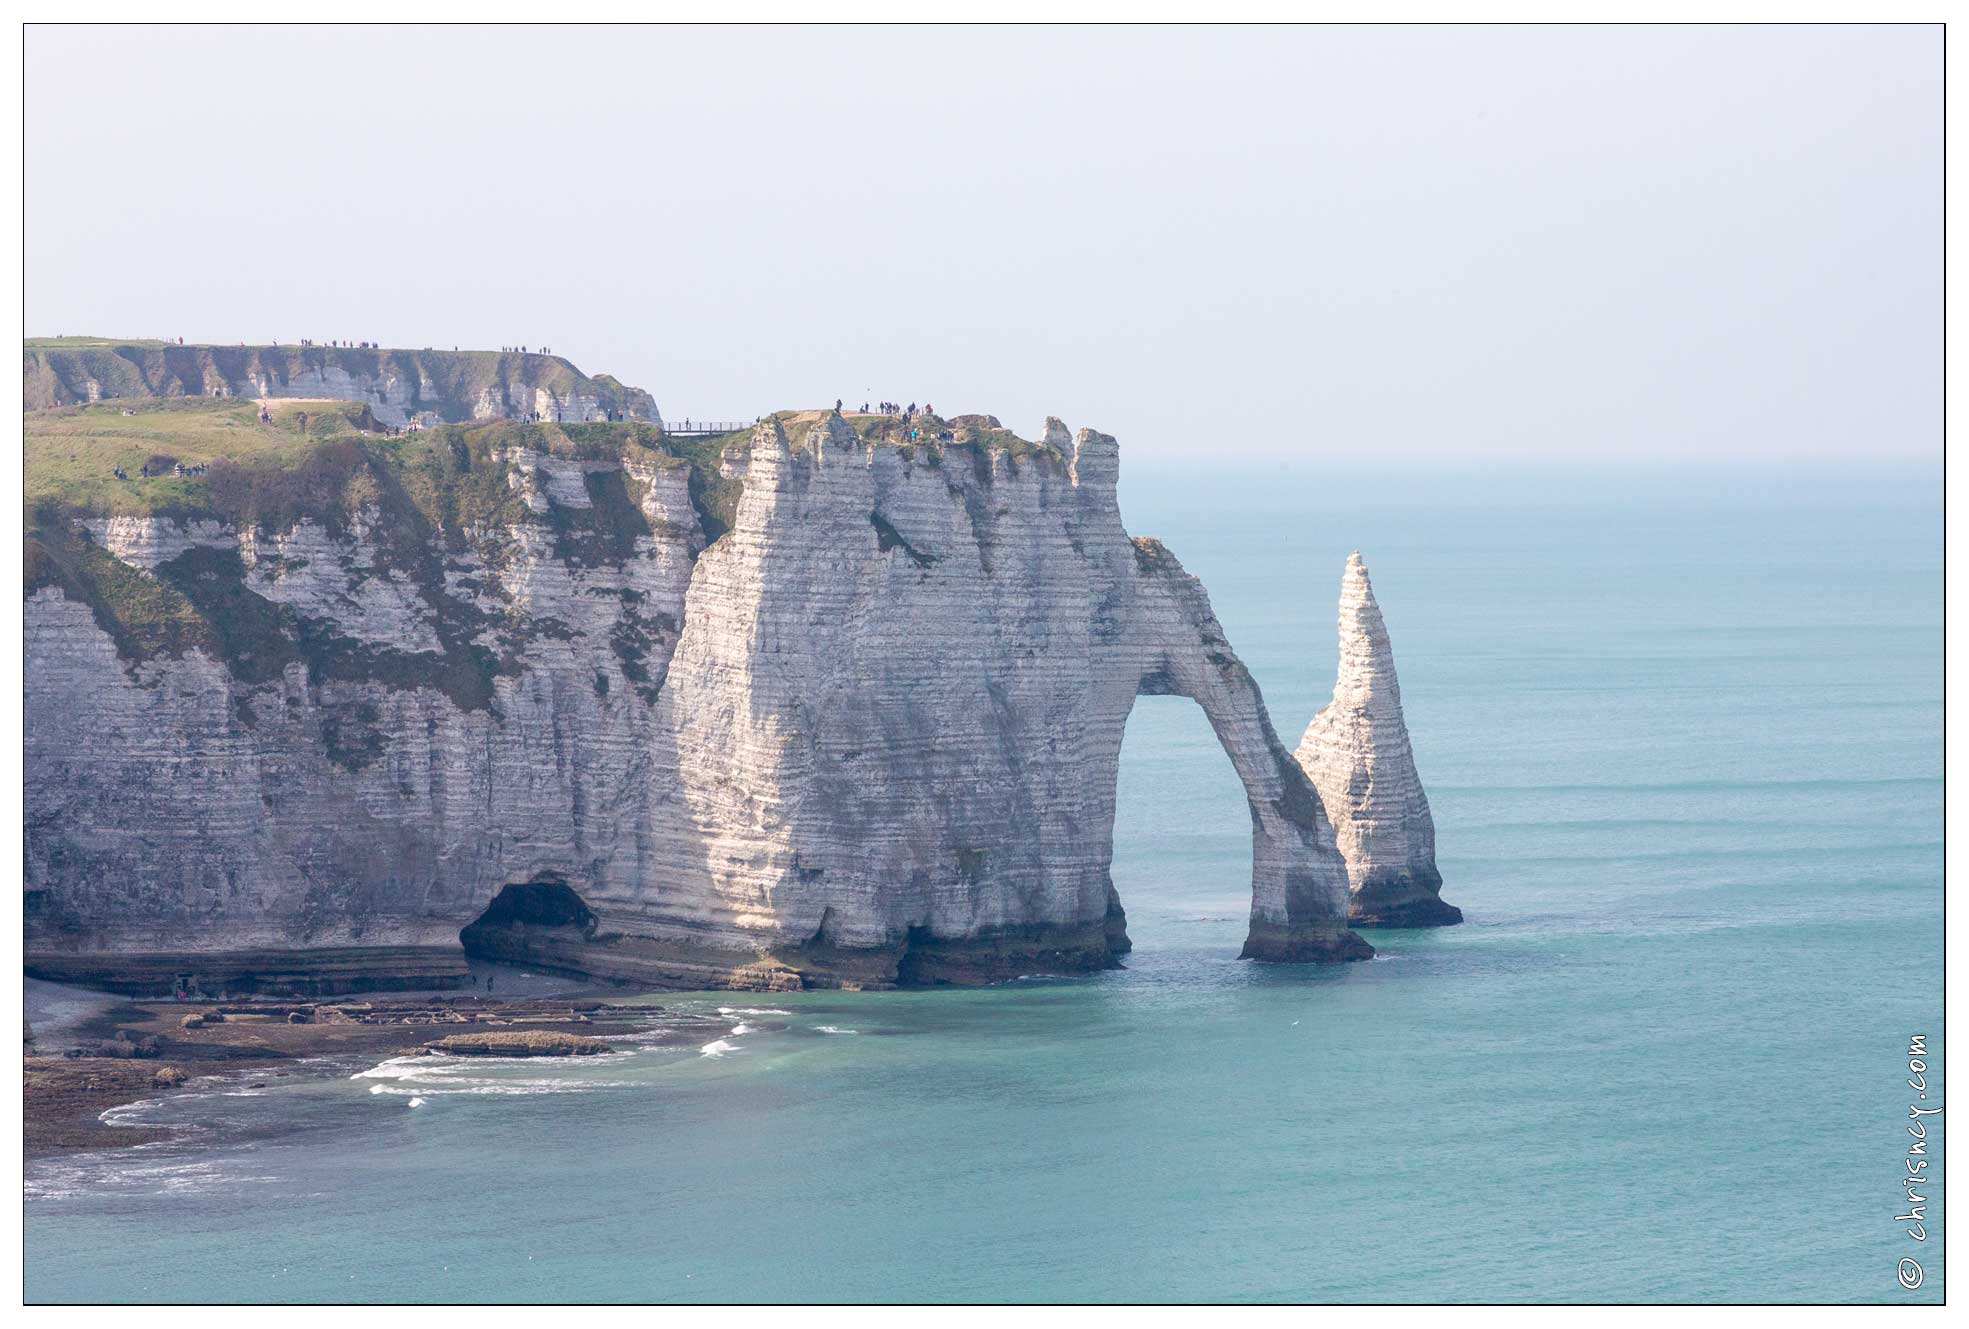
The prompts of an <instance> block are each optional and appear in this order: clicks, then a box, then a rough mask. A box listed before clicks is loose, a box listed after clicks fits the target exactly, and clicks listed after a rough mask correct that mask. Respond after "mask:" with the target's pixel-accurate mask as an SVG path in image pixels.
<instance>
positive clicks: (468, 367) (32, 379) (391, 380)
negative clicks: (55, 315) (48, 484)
mask: <svg viewBox="0 0 1969 1329" xmlns="http://www.w3.org/2000/svg"><path fill="white" fill-rule="evenodd" d="M23 368H24V377H23V391H24V394H25V400H24V405H25V407H26V409H28V410H31V411H32V410H43V409H47V408H49V407H55V406H73V405H77V404H82V403H88V402H96V401H104V400H112V399H132V400H141V399H145V398H158V397H260V398H276V399H277V398H284V397H306V398H314V399H327V400H334V401H349V402H361V403H364V404H366V405H368V406H369V408H370V409H371V411H372V412H374V414H375V417H376V419H377V420H379V421H381V422H382V423H384V424H387V425H403V424H406V423H408V422H409V421H410V420H411V419H413V418H416V417H426V418H429V419H435V420H492V419H517V418H520V417H522V416H528V415H531V416H537V417H539V418H540V419H543V420H551V421H557V422H565V423H579V422H582V421H591V420H610V419H615V420H641V421H647V422H653V423H655V422H660V419H659V416H658V414H657V409H656V402H655V401H654V400H653V399H652V398H651V397H650V395H649V394H648V393H647V392H643V391H642V390H640V389H637V388H630V387H625V386H623V385H622V384H621V383H618V382H616V381H615V380H614V379H612V378H610V377H608V376H607V375H601V376H599V377H596V378H590V377H588V376H587V375H586V374H583V373H582V372H581V371H580V370H578V369H576V368H575V367H574V366H573V365H572V364H570V363H569V362H568V361H566V360H563V359H561V358H560V357H559V356H554V355H529V354H522V353H519V352H513V353H504V352H492V351H435V350H423V351H411V350H381V349H356V348H353V347H328V346H310V347H299V346H236V347H235V346H157V345H148V344H125V345H109V344H104V345H102V346H84V347H66V346H55V347H36V346H32V345H30V346H29V347H28V349H27V350H26V352H25V362H24V365H23Z"/></svg>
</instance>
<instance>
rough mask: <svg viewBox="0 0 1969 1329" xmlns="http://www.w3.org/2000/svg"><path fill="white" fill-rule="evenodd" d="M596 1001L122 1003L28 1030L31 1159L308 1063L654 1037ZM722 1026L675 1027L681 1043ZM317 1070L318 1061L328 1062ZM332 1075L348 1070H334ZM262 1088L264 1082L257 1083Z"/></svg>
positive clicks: (604, 1046)
mask: <svg viewBox="0 0 1969 1329" xmlns="http://www.w3.org/2000/svg"><path fill="white" fill-rule="evenodd" d="M612 995H613V997H614V998H615V999H614V1000H610V999H608V998H604V997H601V996H595V995H590V994H587V993H579V992H577V993H570V994H565V995H561V994H557V995H553V996H517V997H510V998H502V997H491V996H484V995H470V996H468V995H454V994H449V993H446V994H412V995H403V996H391V997H377V998H373V999H359V1000H357V999H351V1000H337V1001H323V1002H295V1001H216V1002H191V1001H125V1000H121V999H119V998H116V997H110V996H102V997H101V1000H100V1002H99V1003H98V1004H97V1006H96V1008H95V1009H94V1010H92V1011H90V1012H88V1013H86V1014H83V1015H80V1016H78V1017H75V1018H70V1019H66V1020H64V1021H63V1022H62V1023H61V1025H60V1026H59V1027H57V1028H52V1029H49V1030H47V1031H43V1032H38V1031H37V1030H36V1028H35V1026H34V1024H33V1023H32V1022H31V1021H30V1023H29V1025H28V1029H27V1056H26V1058H25V1061H24V1066H23V1069H24V1076H23V1085H24V1089H23V1112H24V1118H25V1137H26V1145H27V1149H28V1150H29V1152H31V1153H32V1152H41V1151H52V1150H74V1149H105V1148H115V1147H118V1146H127V1145H136V1144H145V1143H149V1142H151V1141H153V1140H157V1139H161V1138H164V1137H165V1136H166V1135H167V1134H168V1132H165V1131H159V1130H150V1129H146V1128H140V1127H126V1126H109V1125H106V1124H104V1123H103V1121H102V1120H101V1117H102V1114H103V1113H104V1112H106V1111H108V1110H109V1109H111V1108H114V1107H118V1106H121V1105H123V1104H126V1103H133V1102H136V1101H138V1100H139V1099H144V1098H155V1097H159V1096H161V1095H164V1094H169V1093H172V1092H176V1091H178V1090H179V1089H180V1088H181V1087H182V1086H185V1085H187V1084H189V1083H191V1082H193V1081H196V1080H198V1079H200V1078H202V1077H205V1076H210V1075H215V1074H233V1073H244V1074H249V1075H254V1076H264V1077H265V1078H266V1080H268V1081H271V1080H273V1079H278V1078H285V1077H289V1076H295V1075H302V1074H309V1073H314V1070H313V1068H312V1067H311V1068H309V1069H305V1070H304V1069H303V1068H302V1067H301V1065H300V1063H301V1062H302V1061H303V1059H315V1058H328V1059H331V1060H332V1061H334V1062H336V1063H345V1062H354V1061H359V1060H361V1059H362V1058H364V1057H377V1058H382V1057H392V1056H405V1055H414V1054H418V1053H427V1054H430V1055H453V1056H474V1055H476V1056H494V1057H509V1056H589V1055H594V1054H596V1053H600V1052H606V1051H608V1050H609V1044H608V1043H606V1042H605V1041H603V1040H604V1039H605V1038H606V1037H607V1036H610V1035H616V1034H627V1033H635V1032H638V1031H643V1030H647V1029H648V1028H649V1026H650V1024H651V1022H652V1021H653V1020H654V1019H655V1018H656V1017H658V1016H659V1015H662V1014H663V1013H664V1012H663V1009H662V1008H661V1007H658V1006H648V1005H625V1004H622V1002H621V994H620V991H619V990H617V991H615V992H614V993H613V994H612ZM722 1028H724V1023H722V1022H707V1023H706V1024H705V1027H704V1029H703V1030H696V1029H693V1028H688V1027H683V1026H679V1028H678V1029H677V1031H676V1037H677V1039H678V1040H679V1041H688V1040H690V1039H693V1038H698V1039H701V1038H703V1037H705V1036H708V1035H709V1034H710V1033H712V1032H715V1031H717V1030H720V1029H722ZM318 1064H319V1063H317V1065H318ZM336 1073H338V1074H340V1073H343V1072H342V1071H341V1070H340V1069H339V1066H338V1069H337V1071H336ZM256 1083H257V1081H256Z"/></svg>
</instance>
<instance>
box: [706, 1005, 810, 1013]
mask: <svg viewBox="0 0 1969 1329" xmlns="http://www.w3.org/2000/svg"><path fill="white" fill-rule="evenodd" d="M718 1014H720V1015H791V1014H793V1012H792V1011H782V1010H780V1009H778V1008H777V1007H774V1006H720V1007H719V1008H718Z"/></svg>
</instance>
